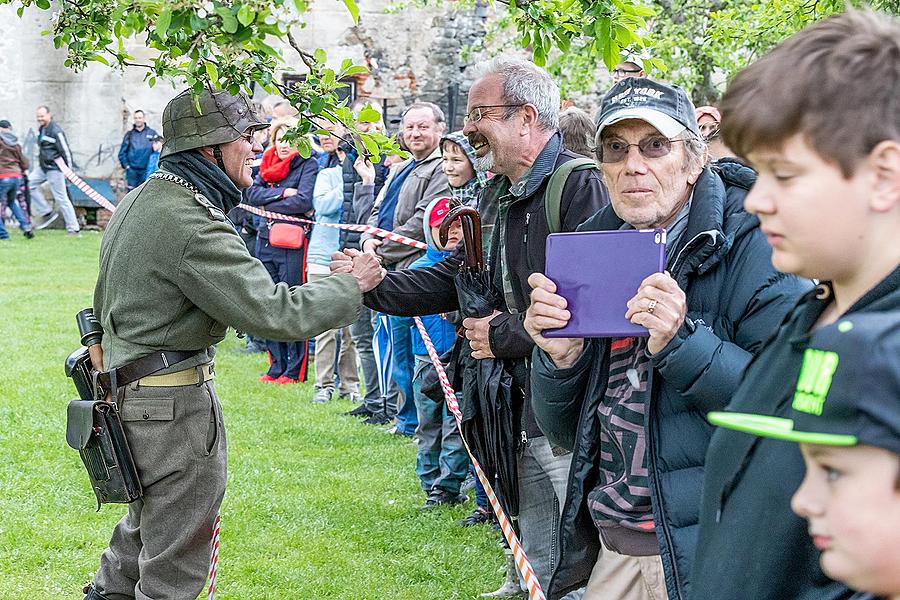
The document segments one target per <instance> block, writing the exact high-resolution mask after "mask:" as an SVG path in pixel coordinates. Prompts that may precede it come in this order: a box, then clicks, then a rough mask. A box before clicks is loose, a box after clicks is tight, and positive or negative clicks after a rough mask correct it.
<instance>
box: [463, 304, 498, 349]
mask: <svg viewBox="0 0 900 600" xmlns="http://www.w3.org/2000/svg"><path fill="white" fill-rule="evenodd" d="M499 314H500V311H499V310H495V311H494V312H493V313H492V314H490V315H488V316H486V317H481V318H480V319H475V318H472V317H469V318H467V319H463V322H462V326H463V329H465V330H466V339H468V340H469V346H470V347H471V348H472V358H494V351H493V350H491V341H490V337H489V334H488V332H489V331H490V329H491V327H490V322H491V319H493V318H494V317H496V316H497V315H499Z"/></svg>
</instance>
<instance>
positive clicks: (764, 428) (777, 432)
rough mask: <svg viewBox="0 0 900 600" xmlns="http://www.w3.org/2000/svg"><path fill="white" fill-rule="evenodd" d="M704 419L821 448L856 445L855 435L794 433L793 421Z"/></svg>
mask: <svg viewBox="0 0 900 600" xmlns="http://www.w3.org/2000/svg"><path fill="white" fill-rule="evenodd" d="M706 418H707V419H708V420H709V422H710V423H712V424H713V425H717V426H718V427H725V428H726V429H734V430H735V431H743V432H744V433H749V434H752V435H758V436H760V437H766V438H772V439H776V440H785V441H787V442H798V443H801V444H821V445H823V446H855V445H856V444H857V441H856V436H855V435H844V434H837V433H820V432H812V431H796V430H795V429H794V421H792V420H791V419H784V418H781V417H769V416H765V415H754V414H750V413H735V412H711V413H709V414H707V415H706Z"/></svg>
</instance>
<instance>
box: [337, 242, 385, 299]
mask: <svg viewBox="0 0 900 600" xmlns="http://www.w3.org/2000/svg"><path fill="white" fill-rule="evenodd" d="M331 273H332V274H334V273H350V274H351V275H353V276H354V277H356V283H358V284H359V289H360V291H361V292H362V293H364V294H365V293H366V292H368V291H370V290H373V289H375V288H376V287H377V286H378V284H379V283H381V280H382V279H384V276H385V275H387V271H386V270H385V269H384V267H382V266H381V262H380V261H379V260H378V257H377V256H375V255H374V254H370V253H363V252H360V251H359V250H353V249H350V248H347V249H345V250H344V251H342V252H335V253H334V254H332V255H331Z"/></svg>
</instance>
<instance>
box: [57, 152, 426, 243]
mask: <svg viewBox="0 0 900 600" xmlns="http://www.w3.org/2000/svg"><path fill="white" fill-rule="evenodd" d="M54 162H55V163H56V166H58V167H59V170H60V171H62V174H63V175H64V176H65V177H66V179H68V180H69V181H71V182H72V183H73V184H75V187H77V188H78V189H79V190H81V191H82V192H84V193H85V195H86V196H87V197H88V198H90V199H91V200H93V201H94V202H96V203H97V204H99V205H100V206H102V207H103V208H105V209H106V210H108V211H109V212H115V211H116V206H115V204H113V203H112V202H110V201H109V200H107V199H106V198H105V197H104V196H103V195H102V194H101V193H100V192H98V191H97V190H95V189H94V188H92V187H91V186H90V185H88V184H87V182H86V181H85V180H84V179H82V178H81V177H79V176H78V175H77V174H76V173H75V171H73V170H72V169H70V168H69V165H67V164H66V162H65V161H64V160H63V159H62V158H59V157H57V158H56V159H55V160H54ZM238 208H242V209H244V210H246V211H247V212H250V213H253V214H255V215H259V216H261V217H265V218H267V219H278V220H279V221H292V222H295V223H308V224H311V225H320V226H324V227H332V228H335V229H344V230H346V231H358V232H360V233H371V234H372V235H377V236H378V237H382V238H384V239H386V240H390V241H392V242H397V243H398V244H404V245H406V246H412V247H413V248H418V249H419V250H427V249H428V245H427V244H426V243H425V242H422V241H420V240H416V239H413V238H410V237H406V236H405V235H400V234H398V233H394V232H393V231H387V230H384V229H379V228H378V227H372V226H371V225H356V224H349V223H320V222H318V221H313V220H311V219H303V218H300V217H294V216H292V215H283V214H281V213H276V212H272V211H268V210H263V209H261V208H257V207H255V206H250V205H249V204H243V203H241V204H238Z"/></svg>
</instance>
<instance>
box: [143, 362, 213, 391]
mask: <svg viewBox="0 0 900 600" xmlns="http://www.w3.org/2000/svg"><path fill="white" fill-rule="evenodd" d="M215 376H216V375H215V368H214V366H213V363H206V364H205V365H197V366H196V367H191V368H190V369H185V370H184V371H176V372H175V373H168V374H166V375H150V376H148V377H143V378H141V379H138V381H137V384H138V386H146V387H181V386H184V385H199V384H201V383H203V382H204V381H209V380H210V379H213V378H214V377H215Z"/></svg>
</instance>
